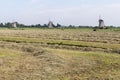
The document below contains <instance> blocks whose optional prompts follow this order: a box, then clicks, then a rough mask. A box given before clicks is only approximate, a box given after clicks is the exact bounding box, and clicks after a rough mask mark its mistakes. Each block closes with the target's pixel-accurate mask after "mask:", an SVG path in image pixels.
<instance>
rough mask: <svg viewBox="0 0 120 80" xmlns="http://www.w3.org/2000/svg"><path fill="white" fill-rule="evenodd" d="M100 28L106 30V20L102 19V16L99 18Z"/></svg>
mask: <svg viewBox="0 0 120 80" xmlns="http://www.w3.org/2000/svg"><path fill="white" fill-rule="evenodd" d="M99 28H100V29H104V28H105V24H104V20H103V19H101V16H99Z"/></svg>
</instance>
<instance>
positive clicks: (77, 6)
mask: <svg viewBox="0 0 120 80" xmlns="http://www.w3.org/2000/svg"><path fill="white" fill-rule="evenodd" d="M99 16H101V18H102V19H103V20H104V22H105V25H107V26H111V25H113V26H120V0H0V22H3V23H5V22H15V21H17V22H19V23H22V24H27V25H31V24H47V23H48V21H49V19H50V20H51V21H53V23H54V24H57V23H59V24H62V25H70V24H71V25H85V26H97V25H98V19H99Z"/></svg>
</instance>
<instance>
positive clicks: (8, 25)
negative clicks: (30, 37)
mask: <svg viewBox="0 0 120 80" xmlns="http://www.w3.org/2000/svg"><path fill="white" fill-rule="evenodd" d="M14 23H16V25H17V27H18V28H48V24H43V25H41V24H35V25H24V24H19V23H18V22H14ZM12 24H13V23H10V22H8V23H0V27H4V28H13V26H12ZM63 27H64V28H65V27H67V28H75V27H78V28H93V27H94V26H74V25H69V26H62V25H61V24H59V23H57V25H54V24H53V28H63ZM95 27H97V26H95ZM108 27H109V28H110V27H115V26H108Z"/></svg>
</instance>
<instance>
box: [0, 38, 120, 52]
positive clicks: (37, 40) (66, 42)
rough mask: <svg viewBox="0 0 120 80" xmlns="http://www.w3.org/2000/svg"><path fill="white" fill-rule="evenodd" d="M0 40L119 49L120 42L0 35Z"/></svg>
mask: <svg viewBox="0 0 120 80" xmlns="http://www.w3.org/2000/svg"><path fill="white" fill-rule="evenodd" d="M0 41H6V42H16V43H40V44H48V45H67V46H77V47H92V48H102V49H114V50H120V44H109V43H98V42H85V41H72V40H53V39H40V38H24V37H3V36H0Z"/></svg>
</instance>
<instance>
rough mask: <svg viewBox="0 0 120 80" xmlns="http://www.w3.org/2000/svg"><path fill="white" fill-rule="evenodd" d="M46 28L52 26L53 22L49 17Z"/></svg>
mask: <svg viewBox="0 0 120 80" xmlns="http://www.w3.org/2000/svg"><path fill="white" fill-rule="evenodd" d="M48 28H53V22H52V21H51V20H50V18H49V23H48Z"/></svg>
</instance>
